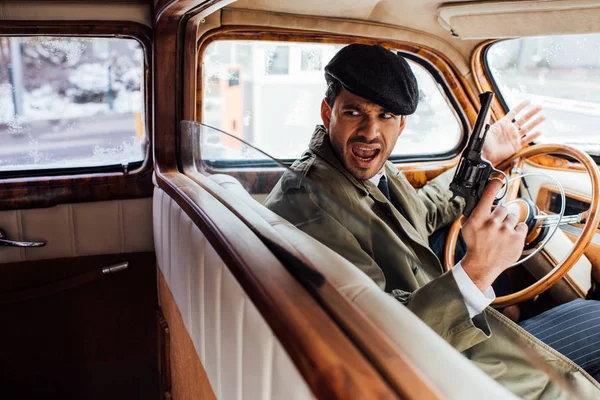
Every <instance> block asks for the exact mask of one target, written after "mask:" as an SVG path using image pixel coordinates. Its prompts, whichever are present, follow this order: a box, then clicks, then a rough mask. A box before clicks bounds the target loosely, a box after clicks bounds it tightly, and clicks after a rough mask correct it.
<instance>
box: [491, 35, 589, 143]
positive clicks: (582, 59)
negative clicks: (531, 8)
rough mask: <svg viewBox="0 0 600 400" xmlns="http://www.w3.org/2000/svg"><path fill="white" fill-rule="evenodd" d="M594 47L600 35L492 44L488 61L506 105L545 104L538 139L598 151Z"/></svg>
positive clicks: (516, 40)
mask: <svg viewBox="0 0 600 400" xmlns="http://www.w3.org/2000/svg"><path fill="white" fill-rule="evenodd" d="M598 48H600V34H585V35H563V36H544V37H528V38H521V39H512V40H505V41H500V42H497V43H494V44H492V45H491V46H490V47H489V48H488V50H487V52H486V62H487V67H488V70H489V72H490V74H491V77H492V78H493V80H494V82H495V84H496V87H497V89H498V91H499V92H500V94H501V96H502V99H503V100H504V102H505V103H506V106H507V108H509V109H510V108H512V107H514V106H515V105H517V104H518V103H519V102H520V101H522V100H530V101H531V102H532V103H534V104H539V105H541V106H543V108H544V111H543V112H544V114H545V115H546V117H547V119H546V121H545V122H544V123H543V124H542V125H541V130H542V132H543V135H542V137H541V138H540V139H539V141H540V142H542V143H562V144H568V145H575V146H578V147H580V148H582V149H583V150H586V151H587V152H589V153H590V154H593V155H600V129H598V121H599V118H600V57H598Z"/></svg>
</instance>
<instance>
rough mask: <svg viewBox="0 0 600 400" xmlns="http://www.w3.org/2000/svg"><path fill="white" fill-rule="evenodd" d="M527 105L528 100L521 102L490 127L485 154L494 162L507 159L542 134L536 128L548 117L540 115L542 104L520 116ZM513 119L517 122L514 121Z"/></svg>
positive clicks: (484, 148)
mask: <svg viewBox="0 0 600 400" xmlns="http://www.w3.org/2000/svg"><path fill="white" fill-rule="evenodd" d="M527 106H529V102H528V101H523V102H521V103H519V104H518V105H517V106H516V107H515V108H513V109H512V110H510V112H508V114H506V115H505V116H504V117H502V118H500V119H499V120H498V121H496V122H495V123H494V124H493V125H492V126H491V127H490V131H489V132H488V135H487V137H486V139H485V144H484V145H483V156H484V157H485V158H486V159H488V160H489V161H490V162H491V163H492V164H494V165H495V164H497V163H499V162H500V161H502V160H505V159H507V158H508V157H510V156H512V155H513V154H515V153H516V152H517V151H519V150H521V148H522V147H523V146H525V145H527V144H529V143H531V142H533V141H534V140H535V139H537V138H538V137H539V136H540V135H541V134H542V133H541V132H540V131H538V130H534V128H536V127H537V126H538V125H539V124H541V123H542V122H544V120H545V119H546V117H544V116H543V115H539V112H540V111H542V107H541V106H536V107H533V108H531V109H530V110H527V112H525V113H524V114H523V115H522V116H520V117H518V115H519V113H520V112H521V111H523V110H525V108H527ZM513 119H514V120H515V122H512V120H513Z"/></svg>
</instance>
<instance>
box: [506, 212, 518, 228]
mask: <svg viewBox="0 0 600 400" xmlns="http://www.w3.org/2000/svg"><path fill="white" fill-rule="evenodd" d="M504 223H505V224H506V225H507V226H508V227H509V228H511V229H515V228H516V226H517V224H518V223H519V217H517V215H516V214H513V213H507V215H506V218H505V219H504Z"/></svg>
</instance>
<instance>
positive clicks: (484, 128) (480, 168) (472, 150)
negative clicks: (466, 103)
mask: <svg viewBox="0 0 600 400" xmlns="http://www.w3.org/2000/svg"><path fill="white" fill-rule="evenodd" d="M493 99H494V94H493V93H492V92H485V93H482V94H480V95H479V101H480V103H481V108H480V110H479V114H478V115H477V121H475V126H474V128H473V133H472V134H471V137H469V143H468V144H467V147H466V148H465V150H464V151H463V153H462V155H461V159H460V163H459V164H458V168H457V169H456V173H455V174H454V178H453V179H452V182H451V183H450V190H451V191H452V194H453V197H452V198H454V197H456V196H460V197H462V198H463V199H465V202H466V205H465V209H464V211H463V215H464V216H465V217H468V216H469V215H471V212H472V211H473V209H474V208H475V206H477V203H479V200H480V199H481V195H482V193H483V191H484V189H485V186H486V185H487V183H488V181H489V179H490V175H492V174H493V173H499V174H502V175H504V174H503V173H501V172H500V171H498V170H496V169H495V168H494V167H493V166H492V163H490V162H489V161H488V160H486V159H485V158H483V157H482V156H481V150H482V149H483V143H484V141H485V137H486V135H487V133H488V131H489V129H490V124H489V120H490V106H491V105H492V100H493Z"/></svg>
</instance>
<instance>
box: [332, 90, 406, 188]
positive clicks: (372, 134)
mask: <svg viewBox="0 0 600 400" xmlns="http://www.w3.org/2000/svg"><path fill="white" fill-rule="evenodd" d="M321 118H322V119H323V124H324V125H325V128H326V129H327V130H328V131H329V140H330V142H331V145H332V146H333V149H334V151H335V152H336V154H337V156H338V157H339V159H340V160H341V161H342V163H343V164H344V166H345V167H346V169H347V170H348V171H350V173H351V174H352V175H353V176H354V177H355V178H356V179H359V180H365V179H369V178H371V177H373V176H374V175H375V174H376V173H378V172H379V171H380V170H381V168H382V167H383V164H384V163H385V161H386V160H387V159H388V157H389V156H390V154H391V152H392V150H393V149H394V146H395V145H396V141H397V140H398V137H400V134H401V133H402V130H403V129H404V125H405V123H406V117H401V116H398V115H394V114H392V113H390V112H388V111H387V110H385V109H384V108H383V107H381V106H379V105H377V104H375V103H372V102H370V101H369V100H366V99H363V98H362V97H359V96H356V95H353V94H352V93H350V92H348V91H346V90H344V89H343V88H342V90H341V92H340V93H339V94H338V96H337V97H336V98H335V102H334V104H333V107H330V106H329V104H328V103H327V101H326V100H323V102H322V103H321Z"/></svg>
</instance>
